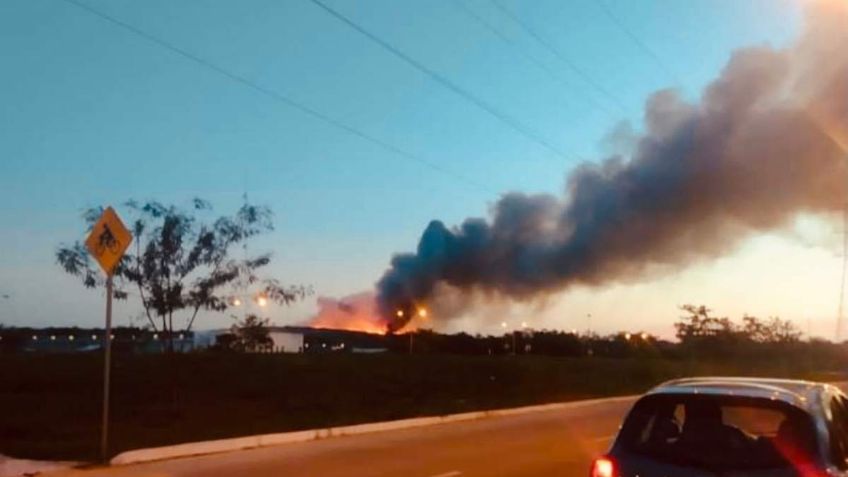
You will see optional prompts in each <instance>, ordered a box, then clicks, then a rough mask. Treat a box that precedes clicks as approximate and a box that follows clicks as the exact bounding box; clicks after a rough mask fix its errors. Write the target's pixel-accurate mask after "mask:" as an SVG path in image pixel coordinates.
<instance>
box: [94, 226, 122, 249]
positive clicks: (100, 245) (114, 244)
mask: <svg viewBox="0 0 848 477" xmlns="http://www.w3.org/2000/svg"><path fill="white" fill-rule="evenodd" d="M104 252H111V253H112V254H119V253H121V242H120V241H119V240H118V239H117V238H115V234H113V233H112V229H110V228H109V226H108V225H106V224H103V231H102V232H101V233H100V237H98V239H97V253H98V255H102V254H103V253H104Z"/></svg>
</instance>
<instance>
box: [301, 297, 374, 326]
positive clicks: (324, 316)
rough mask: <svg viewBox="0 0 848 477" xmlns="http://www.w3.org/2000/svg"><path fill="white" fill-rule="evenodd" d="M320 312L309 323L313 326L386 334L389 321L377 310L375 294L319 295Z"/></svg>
mask: <svg viewBox="0 0 848 477" xmlns="http://www.w3.org/2000/svg"><path fill="white" fill-rule="evenodd" d="M317 303H318V313H317V314H316V315H315V316H313V317H312V318H311V319H310V320H309V322H308V323H307V324H308V325H309V326H311V327H313V328H327V329H335V330H347V331H362V332H365V333H375V334H386V332H387V330H388V327H387V325H388V323H386V321H385V320H384V319H383V318H381V317H380V314H379V313H378V312H377V304H376V300H375V298H374V294H373V293H370V292H365V293H358V294H355V295H350V296H346V297H344V298H341V299H335V298H329V297H318V300H317Z"/></svg>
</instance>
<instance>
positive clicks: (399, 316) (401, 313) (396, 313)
mask: <svg viewBox="0 0 848 477" xmlns="http://www.w3.org/2000/svg"><path fill="white" fill-rule="evenodd" d="M395 315H396V316H397V317H398V318H403V310H398V311H397V312H395Z"/></svg>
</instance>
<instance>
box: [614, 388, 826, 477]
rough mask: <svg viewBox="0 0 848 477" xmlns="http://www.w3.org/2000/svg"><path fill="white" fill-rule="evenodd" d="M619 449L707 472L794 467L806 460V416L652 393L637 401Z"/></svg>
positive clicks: (811, 437)
mask: <svg viewBox="0 0 848 477" xmlns="http://www.w3.org/2000/svg"><path fill="white" fill-rule="evenodd" d="M618 445H620V446H621V447H623V448H624V449H625V450H627V451H628V452H630V453H635V454H638V455H642V456H646V457H650V458H652V459H654V460H659V461H662V462H668V463H673V464H677V465H684V466H689V467H698V468H703V469H712V470H735V469H739V470H750V469H772V468H785V467H797V466H798V465H802V464H804V463H808V462H810V461H811V459H812V456H813V449H815V432H814V428H813V424H812V420H811V419H810V417H809V415H808V414H806V413H805V412H804V411H801V410H800V409H798V408H795V407H793V406H791V405H788V404H786V403H783V402H780V401H773V400H771V399H759V398H743V397H738V396H736V397H735V396H714V395H703V394H701V395H689V394H686V395H684V394H681V395H673V394H672V395H653V396H646V397H644V398H642V399H641V400H640V401H638V402H637V403H636V405H635V406H634V407H633V410H632V411H631V413H630V415H629V416H628V417H627V419H626V420H625V423H624V426H623V428H622V430H621V433H620V437H619V441H618Z"/></svg>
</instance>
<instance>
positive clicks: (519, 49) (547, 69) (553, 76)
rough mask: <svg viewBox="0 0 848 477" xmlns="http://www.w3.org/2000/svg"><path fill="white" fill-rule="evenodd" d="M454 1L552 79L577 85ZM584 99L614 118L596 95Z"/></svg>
mask: <svg viewBox="0 0 848 477" xmlns="http://www.w3.org/2000/svg"><path fill="white" fill-rule="evenodd" d="M453 3H454V5H456V6H457V7H458V8H459V9H460V10H461V11H462V12H463V13H465V14H466V15H467V16H468V17H470V18H471V19H473V20H474V21H475V22H477V23H478V24H479V25H480V26H482V27H483V28H485V29H486V30H488V31H489V32H490V33H492V34H493V35H495V36H497V37H498V38H500V39H501V41H503V42H504V43H507V44H509V45H510V46H512V47H513V49H515V51H517V52H518V53H519V54H521V56H523V57H524V58H525V59H526V60H527V61H529V62H531V63H532V64H533V65H535V66H536V67H537V68H539V69H540V70H542V71H544V72H545V73H546V74H547V75H548V76H549V77H550V78H551V79H553V80H554V81H556V82H557V83H559V84H560V85H562V86H565V87H566V88H568V89H571V88H574V87H575V85H574V84H573V83H572V82H570V81H568V80H566V79H564V78H563V77H562V76H561V75H560V74H558V73H556V72H555V71H554V70H553V69H551V67H549V66H548V65H546V64H544V63H543V62H541V61H540V60H539V59H538V58H536V57H535V56H533V55H532V54H530V53H529V52H527V51H526V50H525V49H524V48H522V47H521V46H520V45H518V44H517V43H515V41H513V40H512V38H510V37H508V36H507V35H505V34H504V33H503V32H502V31H500V30H499V29H498V28H497V27H495V26H494V25H492V24H491V23H490V22H488V21H487V20H486V19H484V18H483V17H481V16H480V15H479V14H477V12H475V11H474V10H472V9H471V8H469V7H468V5H466V4H465V2H464V1H463V0H454V2H453ZM583 99H586V100H588V101H590V102H591V103H592V104H593V105H595V107H597V108H598V109H600V110H602V111H603V112H604V113H605V114H607V116H609V117H611V118H612V115H613V112H612V110H610V108H609V107H608V106H607V105H605V104H604V103H602V102H600V101H598V100H597V99H595V97H594V96H591V95H586V96H583Z"/></svg>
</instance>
